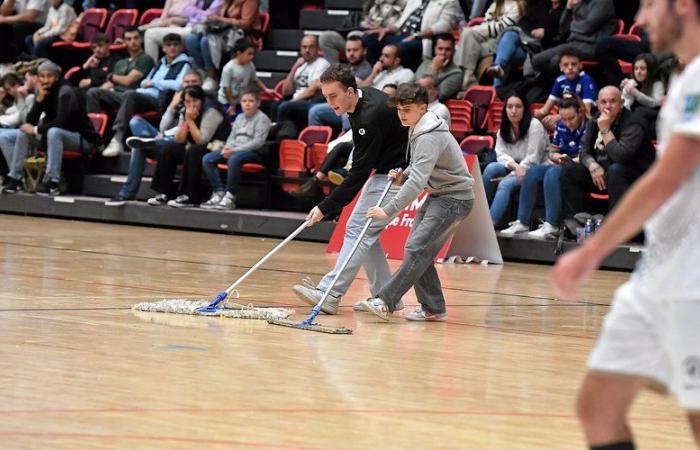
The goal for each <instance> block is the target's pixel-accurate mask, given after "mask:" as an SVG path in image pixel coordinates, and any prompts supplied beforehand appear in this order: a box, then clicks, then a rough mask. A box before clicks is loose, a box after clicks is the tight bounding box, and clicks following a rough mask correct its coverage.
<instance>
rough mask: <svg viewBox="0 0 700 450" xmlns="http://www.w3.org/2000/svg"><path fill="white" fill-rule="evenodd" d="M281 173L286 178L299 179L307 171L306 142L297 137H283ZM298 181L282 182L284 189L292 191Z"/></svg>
mask: <svg viewBox="0 0 700 450" xmlns="http://www.w3.org/2000/svg"><path fill="white" fill-rule="evenodd" d="M279 159H280V160H279V173H280V175H282V176H283V177H284V178H294V179H298V178H300V177H301V175H303V174H305V173H306V164H305V160H306V144H305V143H304V142H302V141H299V140H296V139H282V141H281V142H280V149H279ZM298 186H299V184H298V183H282V185H281V186H280V187H281V188H282V190H283V191H285V192H290V191H293V190H294V189H296V188H297V187H298Z"/></svg>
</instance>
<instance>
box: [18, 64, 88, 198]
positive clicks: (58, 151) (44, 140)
mask: <svg viewBox="0 0 700 450" xmlns="http://www.w3.org/2000/svg"><path fill="white" fill-rule="evenodd" d="M38 72H39V92H38V93H37V94H36V100H35V102H34V106H32V109H31V110H30V111H29V113H27V122H26V123H24V124H23V125H21V126H20V127H19V130H20V133H19V134H18V135H17V141H16V142H15V148H14V152H13V156H12V166H13V167H11V176H12V177H13V178H14V179H17V180H21V178H22V172H23V169H22V165H23V163H24V160H25V158H26V157H27V156H28V154H29V150H30V149H31V147H32V145H33V143H34V141H35V140H36V139H37V138H40V139H41V144H42V145H41V146H42V148H44V149H46V174H45V175H44V180H43V181H42V182H41V183H39V186H37V190H36V193H37V194H39V195H58V194H60V192H59V189H58V182H59V180H60V178H61V163H62V161H63V150H64V149H71V150H81V151H83V152H89V151H91V150H93V149H97V148H98V147H99V146H101V145H102V139H101V138H100V135H99V134H97V132H96V131H95V128H94V127H93V125H92V122H91V121H90V118H89V117H88V115H87V112H86V111H85V97H84V96H83V95H81V92H80V91H79V90H78V89H75V88H72V87H70V86H65V85H64V86H62V85H61V84H60V82H59V80H60V78H59V69H58V66H57V65H56V64H54V63H52V62H51V61H46V62H44V63H42V64H41V65H40V66H39V69H38ZM42 114H44V117H43V118H41V115H42ZM40 118H41V119H40Z"/></svg>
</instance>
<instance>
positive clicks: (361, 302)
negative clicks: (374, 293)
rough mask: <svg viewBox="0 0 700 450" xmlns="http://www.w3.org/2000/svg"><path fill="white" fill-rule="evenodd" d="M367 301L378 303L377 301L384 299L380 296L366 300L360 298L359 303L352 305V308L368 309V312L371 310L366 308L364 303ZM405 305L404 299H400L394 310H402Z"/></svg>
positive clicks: (356, 309) (357, 309) (358, 309)
mask: <svg viewBox="0 0 700 450" xmlns="http://www.w3.org/2000/svg"><path fill="white" fill-rule="evenodd" d="M365 301H367V302H370V303H377V301H382V300H381V299H379V298H368V299H366V300H360V301H359V302H357V303H355V304H354V305H352V310H353V311H367V312H369V311H368V310H367V309H366V308H365V305H364V302H365ZM404 307H405V306H404V304H403V300H399V302H398V303H397V304H396V306H395V307H394V311H401V310H402V309H404Z"/></svg>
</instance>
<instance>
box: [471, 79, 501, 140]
mask: <svg viewBox="0 0 700 450" xmlns="http://www.w3.org/2000/svg"><path fill="white" fill-rule="evenodd" d="M463 99H464V100H468V101H469V102H471V104H472V120H473V124H472V125H473V128H474V129H475V130H483V129H485V128H486V126H487V120H488V108H489V105H490V104H491V103H492V102H493V101H495V100H496V88H494V87H493V86H472V87H470V88H469V89H467V91H466V92H465V93H464V97H463Z"/></svg>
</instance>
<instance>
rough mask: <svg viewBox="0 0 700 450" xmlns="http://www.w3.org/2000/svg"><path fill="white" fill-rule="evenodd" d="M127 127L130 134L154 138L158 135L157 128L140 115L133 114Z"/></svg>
mask: <svg viewBox="0 0 700 450" xmlns="http://www.w3.org/2000/svg"><path fill="white" fill-rule="evenodd" d="M129 129H130V130H131V134H132V135H134V136H138V137H143V138H154V137H156V136H158V128H156V127H154V126H153V125H151V123H150V122H148V120H146V119H144V118H143V117H141V116H134V117H132V118H131V119H130V120H129Z"/></svg>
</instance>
